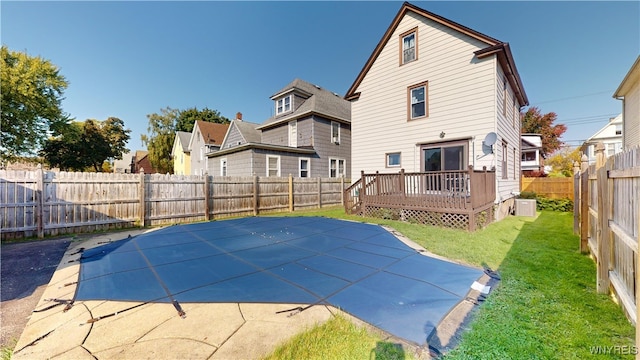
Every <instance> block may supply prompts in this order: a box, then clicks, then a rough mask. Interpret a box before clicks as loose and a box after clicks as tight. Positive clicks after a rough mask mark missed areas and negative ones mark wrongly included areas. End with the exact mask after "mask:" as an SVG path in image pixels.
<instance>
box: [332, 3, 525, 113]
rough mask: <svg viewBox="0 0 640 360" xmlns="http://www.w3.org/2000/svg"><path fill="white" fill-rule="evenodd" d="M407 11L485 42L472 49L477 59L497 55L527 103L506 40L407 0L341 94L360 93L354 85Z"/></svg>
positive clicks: (349, 97) (348, 96) (347, 96)
mask: <svg viewBox="0 0 640 360" xmlns="http://www.w3.org/2000/svg"><path fill="white" fill-rule="evenodd" d="M408 12H413V13H416V14H418V15H421V16H423V17H425V18H427V19H429V20H432V21H435V22H437V23H439V24H441V25H444V26H446V27H448V28H450V29H453V30H456V31H458V32H460V33H462V34H465V35H467V36H469V37H471V38H474V39H476V40H479V41H481V42H483V43H485V44H487V47H486V48H484V49H481V50H479V51H476V52H475V54H476V56H477V57H478V58H479V59H482V58H484V57H487V56H490V55H494V54H495V55H496V56H497V57H498V62H499V63H500V66H501V67H502V70H503V71H504V73H505V75H506V77H507V81H509V84H510V85H511V88H512V89H513V90H514V92H515V94H516V97H517V98H518V101H519V102H520V104H521V105H523V106H526V105H529V99H528V98H527V94H526V93H525V91H524V87H523V85H522V80H521V79H520V75H519V74H518V70H517V69H516V65H515V62H514V61H513V55H512V54H511V48H510V47H509V44H508V43H505V42H502V41H500V40H498V39H494V38H492V37H490V36H488V35H485V34H482V33H480V32H478V31H475V30H473V29H470V28H468V27H466V26H464V25H461V24H458V23H456V22H455V21H452V20H449V19H446V18H444V17H442V16H440V15H436V14H434V13H432V12H429V11H427V10H424V9H422V8H419V7H417V6H415V5H412V4H410V3H408V2H404V3H403V4H402V6H401V7H400V10H399V11H398V13H397V14H396V16H395V18H394V19H393V21H392V22H391V25H389V28H388V29H387V31H386V32H385V33H384V35H383V36H382V39H380V42H379V43H378V45H377V46H376V48H375V49H374V50H373V53H372V54H371V56H370V57H369V59H368V60H367V62H366V63H365V64H364V67H363V68H362V70H361V71H360V73H359V74H358V76H357V77H356V80H355V81H354V82H353V84H352V85H351V87H350V88H349V90H348V91H347V93H346V94H345V96H344V98H345V99H347V100H354V99H357V98H358V97H359V96H360V93H358V92H356V89H358V86H360V83H361V82H362V80H363V79H364V77H365V75H366V74H367V73H368V72H369V70H370V69H371V67H372V66H373V63H374V62H375V61H376V59H377V58H378V56H379V55H380V53H381V52H382V49H383V48H384V47H385V45H386V44H387V43H388V42H389V39H390V38H391V35H393V33H394V31H395V30H396V28H397V27H398V25H399V24H400V21H401V20H402V19H403V18H404V16H405V15H406V14H407V13H408Z"/></svg>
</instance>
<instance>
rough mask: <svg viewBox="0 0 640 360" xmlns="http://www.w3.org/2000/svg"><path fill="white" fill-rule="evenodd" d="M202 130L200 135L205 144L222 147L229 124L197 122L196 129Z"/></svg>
mask: <svg viewBox="0 0 640 360" xmlns="http://www.w3.org/2000/svg"><path fill="white" fill-rule="evenodd" d="M196 127H198V128H200V133H201V134H202V138H203V140H204V143H205V144H208V145H221V144H222V140H224V136H225V135H226V134H227V129H228V128H229V124H218V123H212V122H208V121H202V120H196V123H195V126H194V127H193V128H194V129H195V128H196Z"/></svg>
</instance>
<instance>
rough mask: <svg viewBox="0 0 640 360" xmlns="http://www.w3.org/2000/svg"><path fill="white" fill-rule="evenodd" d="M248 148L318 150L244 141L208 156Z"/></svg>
mask: <svg viewBox="0 0 640 360" xmlns="http://www.w3.org/2000/svg"><path fill="white" fill-rule="evenodd" d="M248 149H263V150H274V151H284V152H290V153H297V154H315V152H316V151H315V149H303V148H293V147H290V146H282V145H273V144H263V143H244V144H242V145H238V146H234V147H231V148H227V149H224V150H219V151H216V152H211V153H208V154H207V157H218V156H222V155H227V154H231V153H235V152H240V151H244V150H248Z"/></svg>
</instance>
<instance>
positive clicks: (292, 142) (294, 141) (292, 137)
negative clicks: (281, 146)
mask: <svg viewBox="0 0 640 360" xmlns="http://www.w3.org/2000/svg"><path fill="white" fill-rule="evenodd" d="M289 146H291V147H298V120H293V121H289Z"/></svg>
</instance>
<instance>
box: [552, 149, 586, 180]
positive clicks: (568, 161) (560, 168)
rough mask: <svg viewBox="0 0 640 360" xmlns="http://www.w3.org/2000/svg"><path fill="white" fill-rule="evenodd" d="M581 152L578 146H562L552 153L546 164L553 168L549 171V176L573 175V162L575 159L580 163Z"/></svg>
mask: <svg viewBox="0 0 640 360" xmlns="http://www.w3.org/2000/svg"><path fill="white" fill-rule="evenodd" d="M580 157H581V152H580V149H579V148H575V149H571V148H562V149H560V150H559V151H557V152H556V153H554V154H553V155H552V156H551V157H550V158H549V159H548V160H547V161H546V164H547V165H549V166H551V167H552V168H553V170H552V171H551V172H550V173H549V176H550V177H571V176H573V164H574V163H575V162H576V161H577V162H578V163H580Z"/></svg>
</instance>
